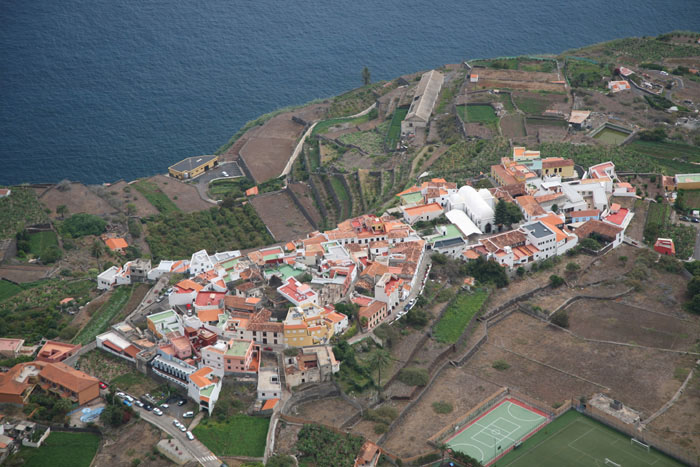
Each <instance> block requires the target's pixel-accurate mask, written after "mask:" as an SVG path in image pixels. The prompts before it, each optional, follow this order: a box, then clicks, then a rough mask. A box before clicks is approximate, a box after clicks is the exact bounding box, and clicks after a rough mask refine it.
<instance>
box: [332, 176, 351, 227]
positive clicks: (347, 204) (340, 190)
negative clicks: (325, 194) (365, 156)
mask: <svg viewBox="0 0 700 467" xmlns="http://www.w3.org/2000/svg"><path fill="white" fill-rule="evenodd" d="M339 177H342V175H333V176H331V177H330V182H331V186H332V187H333V191H335V194H336V195H338V200H339V201H340V207H341V210H340V219H347V218H348V217H350V213H352V200H351V199H350V194H349V193H348V192H347V190H346V189H345V185H343V182H341V181H340V178H339Z"/></svg>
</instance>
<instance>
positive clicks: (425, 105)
mask: <svg viewBox="0 0 700 467" xmlns="http://www.w3.org/2000/svg"><path fill="white" fill-rule="evenodd" d="M444 80H445V77H444V76H443V75H442V73H440V72H439V71H436V70H431V71H429V72H427V73H424V74H423V76H421V79H420V82H419V83H418V86H416V91H415V94H414V95H413V101H412V102H411V107H410V108H409V109H408V114H406V118H404V120H403V121H402V122H401V134H403V135H415V134H416V128H425V127H427V126H428V121H429V120H430V115H431V114H432V113H433V107H434V106H435V101H437V98H438V95H439V94H440V89H441V88H442V83H443V81H444Z"/></svg>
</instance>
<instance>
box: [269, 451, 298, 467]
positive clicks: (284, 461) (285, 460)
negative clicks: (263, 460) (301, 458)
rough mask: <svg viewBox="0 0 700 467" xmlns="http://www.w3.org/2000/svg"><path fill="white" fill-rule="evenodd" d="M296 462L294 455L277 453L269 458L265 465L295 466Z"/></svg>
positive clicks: (273, 466) (270, 466) (272, 466)
mask: <svg viewBox="0 0 700 467" xmlns="http://www.w3.org/2000/svg"><path fill="white" fill-rule="evenodd" d="M295 465H296V463H295V462H294V458H293V457H292V456H287V455H284V454H275V455H274V456H272V457H270V459H268V461H267V464H265V467H294V466H295Z"/></svg>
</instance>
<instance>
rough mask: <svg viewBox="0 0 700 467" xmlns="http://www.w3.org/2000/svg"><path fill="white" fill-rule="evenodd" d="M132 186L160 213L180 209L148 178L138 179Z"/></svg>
mask: <svg viewBox="0 0 700 467" xmlns="http://www.w3.org/2000/svg"><path fill="white" fill-rule="evenodd" d="M132 186H133V187H134V188H136V190H138V192H139V193H141V194H142V195H143V196H144V198H146V199H147V200H148V202H149V203H151V204H152V205H153V206H155V208H156V209H158V211H159V212H161V213H170V212H178V211H180V210H179V209H178V207H177V206H176V205H175V203H173V201H172V200H171V199H170V198H168V197H167V195H166V194H165V193H163V190H161V189H160V188H159V187H158V185H156V184H155V183H153V182H151V181H149V180H139V181H138V182H136V183H133V184H132Z"/></svg>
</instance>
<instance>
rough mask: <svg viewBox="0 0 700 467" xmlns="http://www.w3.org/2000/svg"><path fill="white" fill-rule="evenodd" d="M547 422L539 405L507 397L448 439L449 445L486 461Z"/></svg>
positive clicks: (484, 462) (481, 460)
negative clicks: (527, 405)
mask: <svg viewBox="0 0 700 467" xmlns="http://www.w3.org/2000/svg"><path fill="white" fill-rule="evenodd" d="M546 422H547V417H545V416H544V414H542V413H540V412H539V411H537V410H536V409H533V408H529V407H526V406H525V404H522V403H521V402H519V401H516V400H514V399H506V400H504V401H503V402H501V403H499V404H498V405H497V406H495V407H494V408H492V409H491V410H489V411H488V412H486V413H485V414H484V415H481V416H480V417H479V418H477V419H476V420H475V421H473V422H470V423H469V424H468V425H467V426H466V427H465V428H463V429H462V430H461V431H460V432H459V433H457V434H456V435H455V436H453V437H452V438H450V439H449V440H448V441H447V443H446V444H447V446H448V447H449V448H450V449H452V450H454V451H460V452H463V453H464V454H467V455H469V456H471V457H473V458H474V459H476V460H478V461H479V462H481V463H482V464H484V465H487V464H488V463H489V462H491V461H492V460H493V459H495V458H496V457H498V456H500V455H502V454H503V453H504V452H506V451H508V449H510V448H511V447H512V446H513V445H514V444H515V443H517V442H519V441H521V440H522V439H524V438H525V437H527V436H528V435H529V434H530V433H532V432H533V431H535V430H537V429H538V428H539V427H541V426H542V425H543V424H544V423H546Z"/></svg>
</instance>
